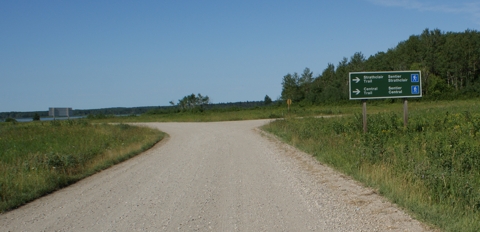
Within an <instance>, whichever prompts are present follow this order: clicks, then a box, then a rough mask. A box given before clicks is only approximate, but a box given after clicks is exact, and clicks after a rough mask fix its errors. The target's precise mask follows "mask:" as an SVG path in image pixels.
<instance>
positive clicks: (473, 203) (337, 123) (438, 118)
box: [263, 102, 480, 231]
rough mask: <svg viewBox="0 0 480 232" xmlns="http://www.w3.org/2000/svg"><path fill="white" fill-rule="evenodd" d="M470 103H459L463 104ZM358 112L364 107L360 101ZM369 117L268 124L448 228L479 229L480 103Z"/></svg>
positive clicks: (421, 216) (290, 140) (422, 216)
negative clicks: (365, 130)
mask: <svg viewBox="0 0 480 232" xmlns="http://www.w3.org/2000/svg"><path fill="white" fill-rule="evenodd" d="M465 104H468V106H467V107H459V106H465ZM359 111H361V108H359ZM402 116H403V115H402V114H401V113H399V112H388V113H377V114H373V115H369V116H368V126H369V127H368V133H366V134H363V130H362V116H361V114H355V115H350V116H344V117H337V118H305V119H295V118H287V119H285V120H277V121H275V122H273V123H271V124H269V125H266V126H265V127H264V128H263V129H264V130H266V131H268V132H271V133H273V134H275V135H277V136H278V137H280V138H281V139H283V140H285V141H286V142H288V143H290V144H293V145H294V146H296V147H298V148H300V149H302V150H304V151H306V152H308V153H310V154H312V155H314V156H315V157H316V158H318V160H320V161H321V162H322V163H326V164H329V165H331V166H333V167H335V168H336V169H337V170H340V171H342V172H344V173H346V174H348V175H350V176H352V177H354V178H355V179H357V180H359V181H361V182H363V183H365V184H366V185H367V186H371V187H373V188H375V189H377V190H378V192H379V193H381V194H382V195H384V196H386V197H387V198H389V199H390V200H391V201H392V202H394V203H397V204H398V205H400V206H402V207H404V208H406V209H407V210H409V211H411V212H412V213H413V214H414V215H415V216H416V217H417V218H419V219H420V220H423V221H426V222H428V223H431V224H434V225H437V226H438V227H440V228H442V229H443V230H445V231H480V107H479V104H478V103H476V102H460V103H459V104H456V105H455V104H452V105H448V106H445V107H432V108H428V107H424V108H422V107H419V108H418V109H416V110H410V118H409V125H408V127H407V128H404V127H403V119H402Z"/></svg>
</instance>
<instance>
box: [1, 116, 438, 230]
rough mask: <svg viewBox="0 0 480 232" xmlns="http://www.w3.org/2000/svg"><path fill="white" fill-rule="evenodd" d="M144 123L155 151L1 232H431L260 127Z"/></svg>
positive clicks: (37, 206) (45, 202)
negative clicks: (157, 136) (159, 134)
mask: <svg viewBox="0 0 480 232" xmlns="http://www.w3.org/2000/svg"><path fill="white" fill-rule="evenodd" d="M267 122H268V120H255V121H239V122H214V123H145V124H142V125H146V126H150V127H154V128H158V129H160V130H162V131H165V132H167V133H168V134H169V135H170V137H169V138H167V139H165V140H164V141H162V142H161V143H160V144H158V145H156V146H155V147H154V148H152V149H150V150H149V151H147V152H145V153H143V154H141V155H139V156H137V157H135V158H133V159H130V160H128V161H126V162H123V163H121V164H119V165H116V166H114V167H112V168H110V169H108V170H105V171H102V172H100V173H98V174H96V175H94V176H91V177H89V178H86V179H84V180H82V181H80V182H78V183H76V184H74V185H72V186H70V187H68V188H65V189H62V190H60V191H57V192H55V193H53V194H50V195H48V196H46V197H43V198H41V199H38V200H36V201H34V202H31V203H29V204H27V205H25V206H23V207H21V208H19V209H16V210H13V211H10V212H8V213H4V214H1V215H0V228H1V230H2V231H428V230H429V228H428V227H426V226H424V225H423V224H421V223H420V222H418V221H416V220H414V219H412V218H411V217H410V216H408V215H406V214H405V213H404V212H403V211H402V210H400V209H398V208H397V207H396V206H395V205H393V204H391V203H389V202H387V201H386V200H385V199H384V198H382V197H381V196H379V195H377V194H376V193H375V191H373V190H372V189H368V188H365V187H362V186H361V185H359V184H358V183H356V182H355V181H353V180H351V179H350V178H348V177H345V176H343V175H341V174H339V173H337V172H335V171H333V170H332V169H330V168H329V167H326V166H324V165H322V164H320V163H318V162H317V161H316V160H315V159H313V158H312V157H311V156H309V155H307V154H304V153H302V152H300V151H298V150H296V149H294V148H292V147H290V146H288V145H285V144H283V143H281V142H279V141H278V140H276V139H275V138H274V137H273V136H270V135H268V134H266V133H263V132H262V131H260V130H259V129H257V127H259V126H261V125H263V124H265V123H267Z"/></svg>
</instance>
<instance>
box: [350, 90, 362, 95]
mask: <svg viewBox="0 0 480 232" xmlns="http://www.w3.org/2000/svg"><path fill="white" fill-rule="evenodd" d="M352 92H353V93H354V94H356V95H358V94H359V93H360V90H358V89H356V90H355V91H352Z"/></svg>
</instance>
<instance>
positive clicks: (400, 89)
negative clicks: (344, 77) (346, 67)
mask: <svg viewBox="0 0 480 232" xmlns="http://www.w3.org/2000/svg"><path fill="white" fill-rule="evenodd" d="M348 80H349V81H348V86H349V96H350V100H362V102H363V117H364V118H363V127H364V128H363V131H364V132H365V133H366V132H367V115H366V112H367V109H366V108H367V106H366V100H368V99H385V98H403V99H404V101H403V123H404V126H405V127H406V126H407V123H408V101H407V99H408V98H414V97H422V76H421V72H420V71H392V72H351V73H349V79H348Z"/></svg>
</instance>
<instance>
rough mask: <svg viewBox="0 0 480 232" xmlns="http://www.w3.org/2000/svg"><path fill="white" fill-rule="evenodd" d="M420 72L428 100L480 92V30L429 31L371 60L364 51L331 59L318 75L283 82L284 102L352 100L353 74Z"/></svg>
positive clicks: (287, 77)
mask: <svg viewBox="0 0 480 232" xmlns="http://www.w3.org/2000/svg"><path fill="white" fill-rule="evenodd" d="M400 70H420V71H421V73H422V85H423V88H422V91H423V93H422V94H423V97H424V98H426V99H456V98H462V97H463V98H467V97H479V96H480V32H478V31H475V30H466V31H465V32H458V33H457V32H447V33H445V32H442V31H440V30H439V29H434V30H429V29H425V30H424V31H423V32H422V33H421V34H420V35H412V36H410V37H409V38H408V39H407V40H405V41H402V42H400V43H398V45H397V46H396V47H394V48H390V49H388V50H387V51H386V52H378V53H376V54H375V55H372V56H370V57H368V58H366V57H365V56H364V55H363V54H362V53H361V52H357V53H355V54H353V56H351V57H350V59H348V58H346V57H344V58H343V59H342V60H341V61H340V62H339V63H338V64H337V66H336V67H335V65H333V64H331V63H329V64H328V65H327V67H326V68H325V69H324V70H323V72H322V73H321V74H319V75H318V76H316V77H314V76H313V72H312V71H311V70H310V69H309V68H305V70H303V73H301V74H298V73H296V72H295V73H293V74H290V73H288V74H287V75H285V76H284V77H283V80H282V94H281V98H282V100H286V99H292V101H294V102H299V103H301V104H320V103H332V102H333V103H335V102H342V101H348V96H349V95H348V77H349V72H363V71H400Z"/></svg>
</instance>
